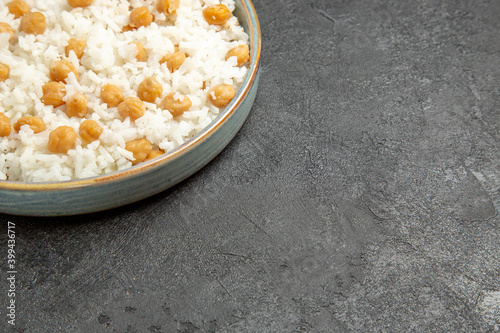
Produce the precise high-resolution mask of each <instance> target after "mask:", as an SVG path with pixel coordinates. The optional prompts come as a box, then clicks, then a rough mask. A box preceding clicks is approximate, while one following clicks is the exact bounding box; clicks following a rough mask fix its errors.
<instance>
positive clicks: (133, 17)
mask: <svg viewBox="0 0 500 333" xmlns="http://www.w3.org/2000/svg"><path fill="white" fill-rule="evenodd" d="M151 22H153V15H152V14H151V13H150V12H149V10H148V8H147V7H138V8H135V9H134V10H133V11H132V12H131V13H130V17H129V25H130V27H131V28H136V29H137V28H140V27H146V26H148V25H150V24H151Z"/></svg>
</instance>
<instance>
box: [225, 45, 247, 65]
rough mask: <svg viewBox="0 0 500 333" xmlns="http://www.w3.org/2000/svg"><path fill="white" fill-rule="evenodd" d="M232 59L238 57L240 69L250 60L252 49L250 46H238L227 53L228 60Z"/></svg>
mask: <svg viewBox="0 0 500 333" xmlns="http://www.w3.org/2000/svg"><path fill="white" fill-rule="evenodd" d="M231 57H236V59H237V61H238V67H241V66H243V65H244V64H246V63H247V62H248V61H249V60H250V49H249V48H248V45H238V46H236V47H234V48H232V49H231V50H229V51H227V53H226V60H228V59H229V58H231Z"/></svg>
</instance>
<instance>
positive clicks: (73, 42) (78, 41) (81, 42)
mask: <svg viewBox="0 0 500 333" xmlns="http://www.w3.org/2000/svg"><path fill="white" fill-rule="evenodd" d="M86 46H87V40H86V39H85V38H71V39H69V40H68V45H66V49H65V53H66V57H69V53H70V51H73V52H75V54H76V57H77V58H78V59H81V58H82V56H83V50H84V49H85V47H86Z"/></svg>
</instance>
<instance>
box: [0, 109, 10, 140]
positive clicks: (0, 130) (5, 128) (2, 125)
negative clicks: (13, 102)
mask: <svg viewBox="0 0 500 333" xmlns="http://www.w3.org/2000/svg"><path fill="white" fill-rule="evenodd" d="M10 131H11V128H10V118H9V117H7V116H6V115H5V114H3V113H2V112H0V137H2V136H8V135H9V134H10Z"/></svg>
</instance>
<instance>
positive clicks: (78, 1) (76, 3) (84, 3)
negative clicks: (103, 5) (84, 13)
mask: <svg viewBox="0 0 500 333" xmlns="http://www.w3.org/2000/svg"><path fill="white" fill-rule="evenodd" d="M93 2H94V0H68V5H70V6H71V7H73V8H75V7H88V6H90V5H91V4H92V3H93Z"/></svg>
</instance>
